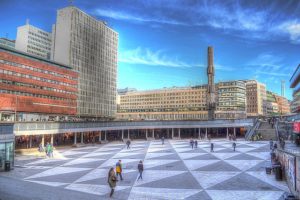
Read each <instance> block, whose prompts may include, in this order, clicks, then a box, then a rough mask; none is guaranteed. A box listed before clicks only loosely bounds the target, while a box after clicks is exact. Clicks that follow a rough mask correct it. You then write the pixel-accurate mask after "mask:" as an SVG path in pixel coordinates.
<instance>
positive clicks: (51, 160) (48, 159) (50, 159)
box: [26, 158, 70, 166]
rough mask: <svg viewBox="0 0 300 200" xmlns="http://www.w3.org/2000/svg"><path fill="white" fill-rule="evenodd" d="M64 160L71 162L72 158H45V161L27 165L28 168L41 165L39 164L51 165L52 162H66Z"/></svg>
mask: <svg viewBox="0 0 300 200" xmlns="http://www.w3.org/2000/svg"><path fill="white" fill-rule="evenodd" d="M64 160H70V158H62V159H54V158H44V159H41V160H37V161H34V162H31V163H27V164H26V166H28V165H39V164H43V163H50V162H60V161H64Z"/></svg>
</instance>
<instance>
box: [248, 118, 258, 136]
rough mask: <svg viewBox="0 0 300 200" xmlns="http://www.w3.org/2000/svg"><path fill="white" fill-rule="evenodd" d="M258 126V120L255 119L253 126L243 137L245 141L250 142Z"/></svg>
mask: <svg viewBox="0 0 300 200" xmlns="http://www.w3.org/2000/svg"><path fill="white" fill-rule="evenodd" d="M259 126H260V121H259V119H255V121H254V123H253V126H252V127H251V128H250V129H249V130H248V131H247V133H246V135H245V140H250V139H251V138H252V136H253V135H254V134H255V131H256V129H258V127H259Z"/></svg>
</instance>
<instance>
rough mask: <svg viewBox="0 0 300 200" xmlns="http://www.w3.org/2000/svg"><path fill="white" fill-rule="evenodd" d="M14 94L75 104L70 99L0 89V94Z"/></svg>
mask: <svg viewBox="0 0 300 200" xmlns="http://www.w3.org/2000/svg"><path fill="white" fill-rule="evenodd" d="M1 93H2V94H3V93H4V94H15V95H22V96H31V97H39V98H45V99H54V100H62V101H68V102H69V103H75V102H76V101H75V100H72V99H66V98H62V97H54V96H50V95H43V94H32V93H29V92H22V91H13V90H2V89H0V94H1Z"/></svg>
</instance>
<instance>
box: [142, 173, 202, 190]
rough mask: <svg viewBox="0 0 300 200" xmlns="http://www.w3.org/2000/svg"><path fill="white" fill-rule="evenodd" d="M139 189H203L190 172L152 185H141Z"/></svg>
mask: <svg viewBox="0 0 300 200" xmlns="http://www.w3.org/2000/svg"><path fill="white" fill-rule="evenodd" d="M138 187H151V188H170V189H202V187H201V186H200V185H199V183H198V182H197V181H196V180H195V178H194V177H193V176H192V175H191V174H190V172H185V173H183V174H179V175H176V176H172V177H168V178H164V179H160V180H157V181H153V182H150V183H145V184H142V185H139V186H138Z"/></svg>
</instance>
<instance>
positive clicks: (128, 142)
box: [126, 140, 130, 149]
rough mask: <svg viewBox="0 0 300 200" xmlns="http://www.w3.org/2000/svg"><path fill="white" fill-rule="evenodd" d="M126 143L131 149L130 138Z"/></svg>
mask: <svg viewBox="0 0 300 200" xmlns="http://www.w3.org/2000/svg"><path fill="white" fill-rule="evenodd" d="M126 145H127V149H130V140H127V142H126Z"/></svg>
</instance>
